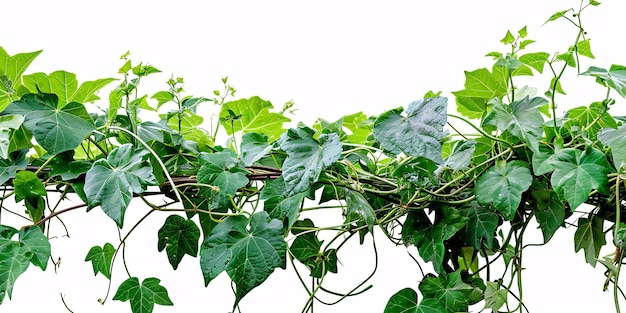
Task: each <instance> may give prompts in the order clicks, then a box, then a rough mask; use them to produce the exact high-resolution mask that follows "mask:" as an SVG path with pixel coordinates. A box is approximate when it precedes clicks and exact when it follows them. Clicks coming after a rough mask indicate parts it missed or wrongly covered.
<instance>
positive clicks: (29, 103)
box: [4, 94, 95, 154]
mask: <svg viewBox="0 0 626 313" xmlns="http://www.w3.org/2000/svg"><path fill="white" fill-rule="evenodd" d="M58 100H59V99H58V97H57V96H56V95H54V94H26V95H24V96H22V98H21V99H20V100H17V101H14V102H13V103H11V104H10V105H9V106H8V107H7V108H6V110H5V111H4V113H6V114H21V115H23V116H24V127H25V128H26V129H28V130H29V131H30V132H32V133H33V135H34V136H35V139H36V140H37V143H39V144H40V145H41V147H42V148H44V149H45V150H46V151H48V152H49V153H51V154H58V153H61V152H63V151H68V150H74V149H75V148H77V147H78V146H79V145H80V144H81V142H82V141H83V140H84V139H85V138H86V137H87V136H88V135H89V134H91V132H92V131H94V130H95V126H94V124H93V121H92V120H91V117H90V116H89V114H88V113H87V110H86V109H85V106H84V105H82V104H80V103H77V102H71V103H68V104H67V105H65V106H62V107H61V106H60V105H59V103H58Z"/></svg>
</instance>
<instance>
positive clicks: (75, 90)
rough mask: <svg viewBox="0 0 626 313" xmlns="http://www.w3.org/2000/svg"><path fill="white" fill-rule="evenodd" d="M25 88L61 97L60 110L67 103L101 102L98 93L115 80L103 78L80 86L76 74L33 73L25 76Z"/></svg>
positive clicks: (58, 72) (60, 72) (63, 72)
mask: <svg viewBox="0 0 626 313" xmlns="http://www.w3.org/2000/svg"><path fill="white" fill-rule="evenodd" d="M23 80H24V86H25V87H26V88H28V89H29V90H30V91H31V92H42V93H50V94H55V95H57V96H58V97H59V108H62V107H63V106H65V105H66V104H67V103H70V102H78V103H87V102H93V101H95V100H99V99H100V97H98V96H97V95H96V93H97V92H98V91H99V90H100V89H102V88H103V87H104V86H106V85H108V84H109V83H111V82H112V81H114V80H115V79H114V78H102V79H98V80H95V81H86V82H84V83H82V84H81V85H80V87H79V86H78V80H76V74H74V73H70V72H66V71H56V72H52V73H50V75H46V74H45V73H33V74H29V75H24V77H23Z"/></svg>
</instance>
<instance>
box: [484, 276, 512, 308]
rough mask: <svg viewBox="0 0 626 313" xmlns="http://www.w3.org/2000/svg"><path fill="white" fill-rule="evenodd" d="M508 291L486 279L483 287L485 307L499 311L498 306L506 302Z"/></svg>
mask: <svg viewBox="0 0 626 313" xmlns="http://www.w3.org/2000/svg"><path fill="white" fill-rule="evenodd" d="M507 296H508V292H507V290H506V289H504V288H501V286H500V284H498V283H494V282H492V281H488V282H487V284H486V288H485V309H491V311H492V312H499V310H500V308H501V307H502V306H503V305H504V304H505V303H507Z"/></svg>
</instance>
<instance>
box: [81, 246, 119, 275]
mask: <svg viewBox="0 0 626 313" xmlns="http://www.w3.org/2000/svg"><path fill="white" fill-rule="evenodd" d="M114 254H115V248H114V247H113V245H112V244H110V243H108V242H107V243H105V244H104V246H103V247H99V246H93V247H91V249H89V252H88V253H87V257H85V262H89V261H91V266H92V267H93V274H94V275H98V273H102V275H104V277H106V278H108V279H111V262H112V261H113V255H114Z"/></svg>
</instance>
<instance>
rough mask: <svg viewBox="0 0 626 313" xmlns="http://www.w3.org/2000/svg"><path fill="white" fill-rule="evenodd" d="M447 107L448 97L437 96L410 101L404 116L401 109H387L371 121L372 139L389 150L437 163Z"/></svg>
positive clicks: (438, 161)
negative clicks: (372, 122) (372, 124)
mask: <svg viewBox="0 0 626 313" xmlns="http://www.w3.org/2000/svg"><path fill="white" fill-rule="evenodd" d="M447 107H448V99H447V98H445V97H437V98H428V99H424V100H417V101H414V102H412V103H411V104H409V107H408V108H407V111H406V116H403V115H401V113H402V111H403V110H402V109H401V108H399V109H395V110H391V111H387V112H385V113H383V114H381V115H380V116H379V117H378V119H376V122H375V123H374V138H376V140H378V142H380V144H381V146H382V147H383V148H384V149H385V150H387V151H389V152H391V153H394V154H399V153H402V152H404V153H405V154H406V155H408V156H421V157H425V158H427V159H430V160H432V161H434V162H435V163H438V164H440V163H441V162H442V159H441V141H442V139H443V126H444V125H445V124H446V120H447V116H446V112H447Z"/></svg>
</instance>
